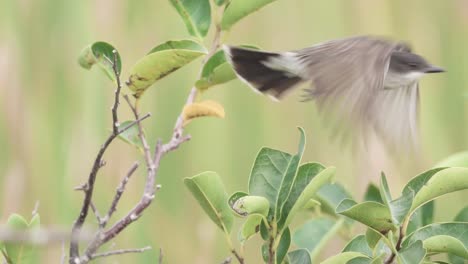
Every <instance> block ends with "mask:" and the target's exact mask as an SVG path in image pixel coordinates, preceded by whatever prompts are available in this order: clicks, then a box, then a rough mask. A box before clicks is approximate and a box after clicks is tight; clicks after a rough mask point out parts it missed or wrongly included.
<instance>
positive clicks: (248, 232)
mask: <svg viewBox="0 0 468 264" xmlns="http://www.w3.org/2000/svg"><path fill="white" fill-rule="evenodd" d="M263 219H264V216H262V215H259V214H252V215H249V216H248V217H247V220H245V222H244V224H243V225H242V227H241V229H240V230H239V234H238V236H237V238H238V240H239V242H241V243H244V242H245V241H247V240H248V239H249V238H251V237H252V236H253V235H255V234H256V233H257V232H258V231H259V230H260V224H261V223H262V220H263Z"/></svg>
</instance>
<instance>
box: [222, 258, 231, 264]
mask: <svg viewBox="0 0 468 264" xmlns="http://www.w3.org/2000/svg"><path fill="white" fill-rule="evenodd" d="M231 261H232V257H227V258H226V259H225V260H223V262H221V264H231Z"/></svg>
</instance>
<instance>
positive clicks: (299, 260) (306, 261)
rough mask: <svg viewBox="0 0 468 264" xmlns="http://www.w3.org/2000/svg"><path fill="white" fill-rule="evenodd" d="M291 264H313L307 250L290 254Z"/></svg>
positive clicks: (299, 250)
mask: <svg viewBox="0 0 468 264" xmlns="http://www.w3.org/2000/svg"><path fill="white" fill-rule="evenodd" d="M288 261H289V264H312V261H311V260H310V255H309V252H308V251H307V250H305V249H298V250H294V251H291V252H289V253H288Z"/></svg>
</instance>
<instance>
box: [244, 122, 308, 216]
mask: <svg viewBox="0 0 468 264" xmlns="http://www.w3.org/2000/svg"><path fill="white" fill-rule="evenodd" d="M300 131H301V140H300V144H299V151H298V153H297V154H296V155H294V156H292V155H290V154H288V153H285V152H282V151H279V150H274V149H270V148H262V149H261V150H260V152H259V153H258V155H257V158H256V159H255V162H254V165H253V168H252V172H251V174H250V179H249V194H250V195H255V196H263V197H265V198H267V199H268V201H269V202H270V208H271V210H270V213H271V214H273V216H276V217H279V213H280V211H279V208H281V205H282V204H283V203H284V202H285V201H286V199H287V196H288V194H289V192H290V189H291V187H292V183H293V181H294V179H295V176H296V171H297V167H298V165H299V161H300V159H301V157H302V153H303V151H304V145H305V136H304V131H303V130H302V128H301V129H300Z"/></svg>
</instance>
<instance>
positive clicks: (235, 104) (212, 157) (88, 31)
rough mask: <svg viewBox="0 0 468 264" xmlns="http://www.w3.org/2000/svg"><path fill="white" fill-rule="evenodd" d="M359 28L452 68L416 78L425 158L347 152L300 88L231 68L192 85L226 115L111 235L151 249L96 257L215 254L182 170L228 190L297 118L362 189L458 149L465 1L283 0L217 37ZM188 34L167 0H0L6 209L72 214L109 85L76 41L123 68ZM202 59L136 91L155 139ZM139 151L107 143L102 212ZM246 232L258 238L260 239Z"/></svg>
mask: <svg viewBox="0 0 468 264" xmlns="http://www.w3.org/2000/svg"><path fill="white" fill-rule="evenodd" d="M194 1H195V0H194ZM357 34H376V35H384V36H388V37H391V38H393V39H398V40H405V41H408V42H409V43H411V45H412V47H413V49H414V51H415V52H417V53H419V54H422V55H424V56H425V57H426V58H427V59H428V60H429V61H430V62H432V63H434V64H436V65H440V66H442V67H444V68H445V69H447V72H446V73H444V74H439V75H431V76H427V77H425V78H423V79H422V81H421V115H420V117H421V136H422V147H423V151H422V158H421V159H418V161H414V162H413V161H411V160H409V161H407V162H406V163H405V164H401V165H398V164H395V163H392V162H388V161H385V157H384V155H382V154H381V153H380V152H379V151H378V149H377V150H372V149H371V150H370V152H371V155H363V156H362V157H357V158H356V157H355V155H353V154H352V152H350V151H347V150H345V149H343V148H341V147H340V146H339V144H338V143H337V142H333V141H330V140H329V137H328V131H327V130H326V129H324V125H323V123H322V122H321V119H320V118H319V117H318V116H317V112H316V109H315V107H314V106H313V104H310V103H307V104H306V103H299V102H298V95H299V91H297V92H296V93H294V94H292V95H291V96H289V97H288V98H286V99H285V100H284V101H283V102H281V103H275V102H272V101H270V100H269V99H268V98H267V97H263V96H259V95H257V94H255V93H253V92H252V91H251V90H250V89H249V88H247V87H246V86H245V85H244V84H242V83H241V82H239V81H237V80H236V81H232V82H230V83H229V84H227V85H223V86H219V87H214V88H213V89H211V90H209V91H207V92H205V93H204V94H203V95H202V97H201V98H203V99H208V98H209V99H214V100H217V101H219V102H221V103H222V104H223V105H224V106H225V110H226V119H225V120H219V119H210V118H207V119H203V120H197V121H195V122H192V123H191V124H190V126H189V127H188V129H187V130H188V132H189V133H190V134H191V135H192V136H193V139H192V141H190V142H189V143H187V144H184V145H183V146H182V147H181V148H180V149H179V150H177V151H175V152H173V153H170V154H169V155H168V156H166V157H165V158H164V160H163V162H162V165H161V169H160V171H159V175H158V176H159V177H158V183H160V184H161V185H162V189H161V190H160V191H159V192H158V193H157V196H156V199H155V201H154V203H153V204H152V206H151V207H150V208H149V210H147V211H146V212H145V214H144V216H143V217H142V218H141V219H140V220H139V221H138V222H137V223H136V224H133V225H132V226H130V227H129V228H128V229H127V230H125V231H124V232H123V233H122V234H121V235H120V236H119V238H117V239H116V240H115V246H114V247H115V248H124V247H143V246H146V245H151V246H153V248H155V250H153V251H150V252H146V253H144V254H140V255H127V256H124V257H118V258H117V257H114V258H109V259H105V260H102V261H101V262H99V261H97V263H156V259H157V256H158V250H157V249H158V248H159V247H161V248H162V249H163V252H164V255H165V263H220V262H221V261H222V260H223V259H224V258H225V257H226V256H228V255H229V254H228V251H227V248H226V246H225V243H224V240H223V238H222V234H221V232H219V231H218V230H217V229H216V227H215V225H213V224H212V223H211V222H210V220H209V219H208V217H207V216H205V215H204V213H203V212H202V210H201V208H200V207H199V206H198V205H197V204H196V201H195V200H194V199H193V198H192V197H191V195H190V193H189V192H188V190H187V189H186V188H185V187H184V185H183V182H182V179H183V178H184V177H188V176H192V175H194V174H196V173H199V172H201V171H205V170H213V171H216V172H218V173H219V174H220V175H221V176H222V177H223V181H224V183H225V184H226V186H227V191H228V193H232V192H234V191H236V190H246V188H247V179H248V175H249V172H250V168H251V164H252V163H253V159H254V157H255V156H256V154H257V152H258V150H259V149H260V147H262V146H265V145H267V146H270V147H274V148H279V149H282V150H285V151H291V152H293V151H295V149H296V145H297V141H298V136H299V134H298V132H297V129H296V126H303V127H304V128H305V129H306V131H307V134H308V146H307V149H306V152H305V157H304V160H305V161H319V162H321V163H324V164H326V165H334V166H336V167H337V168H338V174H337V181H339V182H341V183H343V184H345V185H346V186H347V187H349V189H350V190H351V191H352V192H353V194H354V195H355V196H356V197H358V199H360V197H361V194H362V191H363V189H364V188H365V186H366V185H367V182H368V181H369V180H370V179H376V178H377V177H378V173H379V172H380V170H385V171H386V173H387V176H388V177H389V178H390V185H391V187H392V190H393V192H394V193H395V194H397V192H399V190H401V187H402V186H403V185H404V183H405V182H406V181H407V180H408V179H409V178H411V177H413V176H415V175H416V174H417V173H418V172H420V171H421V170H423V169H428V168H430V167H432V166H433V165H434V164H435V163H436V162H437V161H438V160H440V159H441V158H443V157H446V156H448V155H450V154H452V153H455V152H458V151H461V150H465V149H467V148H468V135H467V132H468V131H467V129H468V126H467V124H466V121H467V120H468V119H467V115H468V108H467V102H468V101H467V95H468V94H467V93H468V87H467V84H468V52H467V47H468V0H445V1H442V0H412V1H406V0H386V1H385V0H355V1H349V0H327V1H312V0H288V1H287V0H278V1H277V2H275V3H273V4H270V5H268V6H267V7H265V8H264V9H262V10H261V11H259V12H257V13H255V14H253V15H251V16H249V17H247V18H245V19H244V20H242V21H241V22H240V23H238V24H237V25H236V26H234V28H233V29H232V30H231V32H230V33H229V34H227V35H225V36H224V37H223V40H224V42H225V43H229V44H245V43H250V44H255V45H258V46H260V47H262V48H264V49H269V50H289V49H298V48H301V47H305V46H309V45H312V44H315V43H318V42H321V41H325V40H328V39H333V38H342V37H345V36H351V35H357ZM187 37H188V33H187V32H186V29H185V27H184V24H183V23H182V21H181V19H180V18H179V16H178V15H177V13H176V12H175V10H174V9H173V8H172V7H171V6H170V4H169V1H166V0H139V1H130V0H96V1H58V0H22V1H16V0H1V1H0V92H1V96H0V146H1V151H0V192H1V194H0V220H1V222H2V223H4V222H5V221H6V219H7V217H8V215H9V214H11V213H13V212H18V213H21V214H23V215H29V214H30V212H31V210H32V209H33V207H34V204H35V202H36V201H37V200H39V201H40V204H41V205H40V208H39V212H40V214H41V217H42V219H41V222H42V225H43V226H62V227H63V228H68V229H69V228H71V225H72V223H73V221H74V219H75V218H76V217H77V215H78V210H79V206H80V205H81V202H82V197H83V195H82V193H80V192H76V191H73V187H75V186H77V185H79V184H81V183H83V182H84V181H85V179H86V178H87V176H88V173H89V170H90V168H91V164H92V161H93V159H94V157H95V155H96V153H97V151H98V148H99V146H100V144H101V143H103V141H104V139H105V138H106V135H107V134H108V133H109V128H110V121H111V115H110V107H111V105H112V99H113V98H112V96H113V91H114V87H113V85H112V84H111V83H110V82H109V81H108V79H107V78H106V77H105V76H104V75H103V74H101V72H99V71H97V70H92V71H90V72H88V71H85V70H83V69H81V68H80V67H79V66H78V64H77V62H76V59H77V56H78V54H79V53H80V51H81V49H82V48H83V47H84V46H86V45H88V44H90V43H92V42H94V41H97V40H103V41H107V42H110V43H112V44H114V45H115V46H116V47H117V48H118V49H119V51H120V54H121V56H122V60H123V65H124V68H123V76H126V73H128V70H129V69H130V67H131V66H132V65H133V63H135V62H136V60H137V59H138V58H140V57H141V56H143V55H144V54H145V53H146V52H147V51H149V50H150V49H151V48H152V47H153V46H155V45H156V44H158V43H161V42H164V41H166V40H169V39H180V38H187ZM199 67H200V60H198V61H196V62H194V63H192V64H190V65H189V66H187V67H185V68H183V69H181V70H179V71H178V72H176V73H174V74H172V75H171V76H169V77H167V78H165V79H163V80H162V81H160V82H158V83H157V84H156V86H155V87H152V88H151V89H150V90H149V91H148V92H147V93H146V94H145V96H144V99H143V102H142V106H141V109H142V110H143V111H145V112H146V111H149V112H151V113H152V114H153V117H152V118H151V119H149V120H147V121H145V126H146V130H147V134H148V137H149V139H150V141H151V143H152V144H154V143H155V142H156V139H157V138H158V137H162V138H163V139H164V140H167V139H168V138H169V136H170V134H171V132H172V127H173V124H174V121H175V118H176V116H177V115H178V113H179V112H180V110H181V107H182V105H183V103H184V101H185V99H186V96H187V94H188V91H189V89H190V87H191V86H192V84H193V83H194V81H195V80H196V77H197V74H198V71H199ZM126 92H128V91H127V90H126ZM120 110H121V111H120V113H121V117H122V119H125V118H127V119H129V118H131V115H130V112H129V111H128V109H126V107H125V106H124V105H122V107H121V108H120ZM373 151H375V153H374V152H373ZM374 154H375V155H374ZM353 156H354V157H353ZM369 157H370V158H369ZM135 159H140V160H141V156H140V155H139V153H138V151H137V150H135V149H134V148H132V147H130V146H128V145H126V144H125V143H123V142H120V141H118V142H117V143H115V144H113V145H112V146H111V148H110V149H109V151H108V152H107V155H106V156H105V160H106V161H107V165H106V166H105V167H104V168H103V169H102V170H101V173H100V174H99V175H98V180H97V185H96V191H95V196H94V201H95V203H96V204H97V206H98V207H99V208H100V209H101V211H104V210H106V209H107V206H108V204H109V202H110V199H111V197H112V195H113V193H114V189H115V187H116V186H117V185H118V183H119V181H120V179H121V177H123V175H124V173H125V172H126V171H127V169H128V168H129V166H130V165H131V164H132V162H133V161H134V160H135ZM144 175H145V172H144V169H140V170H139V171H138V173H137V174H135V176H134V177H133V178H132V180H131V182H130V183H129V185H128V188H127V191H126V193H125V194H124V197H123V199H122V202H121V203H120V206H119V207H118V211H117V214H116V215H115V216H121V215H123V214H125V213H126V212H127V211H128V210H129V209H130V208H131V207H133V205H134V204H135V203H136V202H137V201H138V199H139V198H140V194H141V193H142V189H143V183H144ZM466 195H467V193H466V192H465V193H457V194H454V195H449V196H446V197H444V198H442V199H440V200H438V203H436V209H437V210H438V211H439V213H438V214H437V219H438V220H449V219H452V218H453V216H454V215H455V213H456V211H457V210H459V209H460V208H461V207H462V206H463V205H464V204H466ZM441 210H443V212H441ZM304 217H306V215H304ZM94 222H95V219H94V218H93V217H92V215H90V217H88V221H87V223H88V225H89V226H90V227H93V226H94V224H95V223H94ZM335 242H336V243H332V245H330V247H329V249H328V250H327V252H324V255H330V254H333V253H335V252H338V251H339V250H340V249H341V245H342V244H340V243H339V242H337V241H335ZM251 243H252V245H255V247H256V246H258V245H259V241H258V240H255V239H254V240H253V241H252V242H251ZM256 248H258V247H256ZM67 251H68V250H67ZM42 252H43V254H42V258H41V260H42V261H41V263H58V262H59V259H60V256H61V245H60V244H57V245H51V246H50V247H47V248H43V251H42ZM247 255H248V257H247V260H248V262H249V263H259V262H260V254H259V252H257V251H256V250H254V249H249V250H247Z"/></svg>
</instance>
